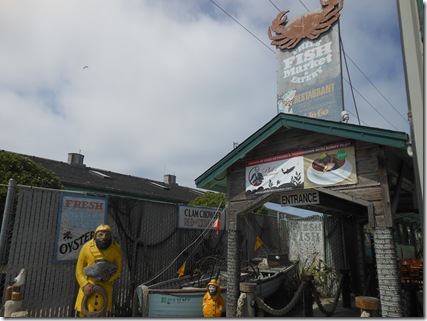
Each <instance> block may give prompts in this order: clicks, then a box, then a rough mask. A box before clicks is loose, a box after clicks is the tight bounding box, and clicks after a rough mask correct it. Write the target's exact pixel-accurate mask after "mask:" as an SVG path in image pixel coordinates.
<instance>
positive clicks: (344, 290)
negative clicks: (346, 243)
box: [341, 269, 351, 309]
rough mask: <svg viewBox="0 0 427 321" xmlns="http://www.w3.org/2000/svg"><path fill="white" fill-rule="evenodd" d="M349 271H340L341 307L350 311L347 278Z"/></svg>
mask: <svg viewBox="0 0 427 321" xmlns="http://www.w3.org/2000/svg"><path fill="white" fill-rule="evenodd" d="M348 273H349V270H345V269H342V270H341V274H342V294H341V295H342V307H343V308H345V309H351V295H350V278H349V276H348Z"/></svg>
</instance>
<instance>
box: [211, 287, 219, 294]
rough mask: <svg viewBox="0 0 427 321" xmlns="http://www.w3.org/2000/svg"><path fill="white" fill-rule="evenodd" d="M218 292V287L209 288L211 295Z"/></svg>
mask: <svg viewBox="0 0 427 321" xmlns="http://www.w3.org/2000/svg"><path fill="white" fill-rule="evenodd" d="M217 292H218V289H217V288H215V289H213V290H209V294H210V295H215V294H216V293H217Z"/></svg>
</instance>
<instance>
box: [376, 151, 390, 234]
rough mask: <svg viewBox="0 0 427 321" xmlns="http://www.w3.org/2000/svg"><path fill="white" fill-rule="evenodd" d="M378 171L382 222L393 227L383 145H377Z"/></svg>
mask: <svg viewBox="0 0 427 321" xmlns="http://www.w3.org/2000/svg"><path fill="white" fill-rule="evenodd" d="M378 173H379V180H380V183H381V195H382V202H383V215H384V224H385V227H393V216H392V214H391V201H390V193H389V184H388V177H387V166H386V158H385V153H384V147H383V146H381V145H379V146H378Z"/></svg>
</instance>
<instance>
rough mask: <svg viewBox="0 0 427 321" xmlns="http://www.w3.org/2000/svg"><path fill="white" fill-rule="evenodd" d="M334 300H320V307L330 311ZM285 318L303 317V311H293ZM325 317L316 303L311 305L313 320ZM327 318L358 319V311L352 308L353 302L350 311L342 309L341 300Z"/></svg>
mask: <svg viewBox="0 0 427 321" xmlns="http://www.w3.org/2000/svg"><path fill="white" fill-rule="evenodd" d="M333 302H334V298H326V299H322V305H323V307H324V309H325V310H326V311H330V310H332V306H333ZM286 317H296V318H300V317H304V311H303V310H302V309H299V310H297V311H293V312H292V313H290V314H288V315H286ZM326 317H327V316H326V315H324V314H323V313H322V312H321V311H320V310H319V308H318V306H317V303H314V304H313V318H326ZM328 318H360V310H359V308H357V307H355V306H354V300H352V308H351V309H344V308H343V307H342V302H341V299H340V301H339V302H338V305H337V307H336V309H335V311H334V314H332V315H331V316H329V317H328Z"/></svg>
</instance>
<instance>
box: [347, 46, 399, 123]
mask: <svg viewBox="0 0 427 321" xmlns="http://www.w3.org/2000/svg"><path fill="white" fill-rule="evenodd" d="M345 56H347V57H348V59H349V60H350V61H351V62H352V63H353V65H354V66H355V67H356V68H357V69H358V70H359V71H360V73H361V74H362V75H363V76H365V78H366V79H367V80H368V81H369V83H370V84H371V85H372V87H374V88H375V90H376V91H377V92H378V93H379V94H380V95H381V96H382V97H383V98H384V99H385V101H387V102H388V103H389V104H390V106H391V107H393V109H394V110H395V111H396V113H398V114H399V116H400V117H402V119H403V120H404V121H405V122H406V121H407V119H406V118H405V117H404V116H403V115H402V114H401V113H400V112H399V111H398V110H397V108H396V107H395V106H394V105H393V104H392V103H391V102H390V101H389V100H388V99H387V98H386V97H385V96H384V95H383V93H382V92H381V91H380V90H379V89H378V88H377V87H376V86H375V85H374V84H373V83H372V81H371V80H370V79H369V78H368V76H366V75H365V74H364V72H363V71H362V70H361V69H360V68H359V66H357V65H356V63H355V62H354V61H353V60H352V59H351V58H350V56H349V55H347V54H345Z"/></svg>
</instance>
